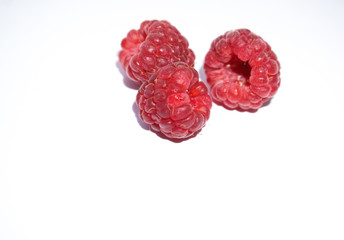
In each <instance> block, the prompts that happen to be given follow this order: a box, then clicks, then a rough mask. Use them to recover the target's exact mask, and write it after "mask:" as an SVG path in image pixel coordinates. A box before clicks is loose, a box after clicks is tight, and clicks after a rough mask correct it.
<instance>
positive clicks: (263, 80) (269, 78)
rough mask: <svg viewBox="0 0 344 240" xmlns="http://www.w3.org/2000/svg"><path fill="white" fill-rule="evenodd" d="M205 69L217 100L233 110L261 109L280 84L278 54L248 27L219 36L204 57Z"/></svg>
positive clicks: (214, 97) (212, 93) (211, 89)
mask: <svg viewBox="0 0 344 240" xmlns="http://www.w3.org/2000/svg"><path fill="white" fill-rule="evenodd" d="M204 70H205V74H206V75H207V82H208V83H209V85H210V91H211V95H212V97H213V99H214V101H215V102H218V103H220V104H223V105H224V106H226V107H228V108H230V109H236V108H241V109H244V110H247V109H258V108H260V107H261V106H262V105H263V104H264V103H265V102H266V101H268V100H269V99H271V98H272V97H273V96H274V95H275V93H276V91H277V90H278V88H279V86H280V63H279V61H278V60H277V56H276V54H275V53H274V52H273V51H272V50H271V47H270V45H269V44H268V43H267V42H265V41H264V40H263V39H262V38H261V37H259V36H257V35H256V34H254V33H252V32H251V31H250V30H248V29H238V30H235V31H229V32H226V33H225V34H224V35H221V36H219V37H218V38H216V39H215V40H214V41H213V42H212V44H211V47H210V50H209V51H208V53H207V55H206V57H205V62H204Z"/></svg>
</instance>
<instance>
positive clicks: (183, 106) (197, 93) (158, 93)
mask: <svg viewBox="0 0 344 240" xmlns="http://www.w3.org/2000/svg"><path fill="white" fill-rule="evenodd" d="M136 104H137V106H138V108H139V111H140V118H141V119H142V120H143V121H144V122H145V123H147V124H149V125H150V127H151V129H152V130H153V131H156V132H161V133H163V134H164V135H165V136H167V137H168V138H179V139H184V138H188V137H191V136H193V135H195V134H197V133H198V132H199V131H200V130H201V129H202V128H203V127H204V126H205V123H206V121H207V120H208V119H209V115H210V109H211V106H212V100H211V97H210V95H209V94H208V89H207V87H206V85H205V84H204V83H203V82H201V81H199V76H198V73H197V71H196V70H195V69H194V68H192V67H190V66H189V65H188V64H186V63H184V62H179V63H174V64H170V65H167V66H164V67H162V68H160V69H159V70H158V71H157V72H156V73H155V74H154V75H153V76H152V77H151V79H150V80H149V81H146V82H144V83H143V84H142V85H141V87H140V89H139V92H138V94H137V98H136Z"/></svg>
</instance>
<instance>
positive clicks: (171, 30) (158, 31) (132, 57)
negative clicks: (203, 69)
mask: <svg viewBox="0 0 344 240" xmlns="http://www.w3.org/2000/svg"><path fill="white" fill-rule="evenodd" d="M121 46H122V50H121V52H120V53H119V61H120V63H121V65H122V67H123V69H124V70H125V71H126V73H127V75H128V76H129V78H130V79H132V80H134V81H135V82H138V83H140V84H141V83H143V82H145V81H148V80H149V79H150V78H151V76H152V75H153V74H154V73H155V72H156V71H157V70H158V69H159V68H161V67H163V66H166V65H168V64H171V63H174V62H180V61H181V62H185V63H187V64H188V65H189V66H191V67H193V65H194V61H195V55H194V53H193V51H192V50H191V49H189V48H188V47H189V43H188V41H187V40H186V38H185V37H183V36H182V35H181V34H180V33H179V31H178V30H177V29H176V28H175V27H174V26H172V25H171V24H170V23H169V22H167V21H164V20H163V21H157V20H153V21H144V22H143V23H141V26H140V29H139V30H131V31H129V33H128V34H127V37H126V38H124V39H123V40H122V43H121Z"/></svg>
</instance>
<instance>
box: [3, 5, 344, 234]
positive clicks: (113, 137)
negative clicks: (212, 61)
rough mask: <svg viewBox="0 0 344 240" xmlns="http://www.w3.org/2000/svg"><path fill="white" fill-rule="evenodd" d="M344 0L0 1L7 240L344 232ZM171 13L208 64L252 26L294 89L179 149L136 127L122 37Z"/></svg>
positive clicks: (216, 119) (220, 119)
mask: <svg viewBox="0 0 344 240" xmlns="http://www.w3.org/2000/svg"><path fill="white" fill-rule="evenodd" d="M343 12H344V3H343V2H342V1H339V0H338V1H300V0H295V1H285V2H278V1H229V0H223V1H220V0H212V1H195V2H188V1H183V0H180V1H179V0H174V1H168V2H163V1H152V0H143V1H76V0H72V1H71V0H68V1H67V0H63V1H20V0H13V1H12V0H0V239H1V240H14V239H18V240H30V239H33V240H41V239H42V240H43V239H44V240H47V239H48V240H54V239H58V240H60V239H64V240H66V239H67V240H69V239H71V240H72V239H73V240H75V239H85V240H88V239H102V240H106V239H112V240H114V239H116V240H117V239H118V240H134V239H135V240H136V239H149V240H155V239H156V240H158V239H159V240H166V239H171V240H172V239H173V240H175V239H178V240H184V239H185V240H192V239H197V240H199V239H202V240H203V239H204V240H206V239H217V240H222V239H233V240H234V239H235V240H246V239H247V240H252V239H264V240H270V239H271V240H272V239H273V240H276V239H278V240H281V239H286V240H290V239H293V240H295V239H300V240H305V239H312V240H314V239H326V240H328V239H331V240H337V239H338V240H339V239H340V240H343V239H344V174H343V173H344V163H343V161H344V153H343V145H344V139H343V136H344V126H343V123H344V94H343V89H344V79H343V54H344V51H343V50H344V47H343V45H344V26H343V22H344V15H343ZM147 19H149V20H151V19H159V20H161V19H166V20H168V21H170V22H171V23H172V24H173V25H174V26H176V27H177V28H178V29H179V30H180V32H181V33H182V34H183V35H184V36H185V37H186V38H187V39H188V40H189V43H190V47H191V48H192V49H193V50H194V52H195V54H196V65H195V68H196V69H197V70H199V71H200V75H201V78H202V80H203V81H204V80H205V77H204V72H203V70H202V64H203V59H204V56H205V54H206V52H207V51H208V49H209V46H210V43H211V41H212V40H213V39H214V38H215V37H217V36H219V35H220V34H223V33H224V32H226V31H228V30H231V29H237V28H243V27H244V28H249V29H250V30H252V31H253V32H255V33H256V34H258V35H260V36H262V37H263V38H264V39H265V40H266V41H267V42H269V43H270V45H271V46H272V49H273V50H274V51H275V53H276V54H277V56H278V58H279V60H280V62H281V65H282V70H281V78H282V84H281V87H280V89H279V91H278V92H277V94H276V96H275V97H274V99H273V100H272V101H271V103H270V104H269V105H268V106H266V107H263V108H261V109H260V110H258V111H257V112H255V113H249V112H238V111H229V110H226V109H224V108H223V107H220V106H218V105H214V106H213V108H212V113H211V117H210V120H209V121H208V122H207V125H206V127H205V128H204V129H203V130H202V132H201V133H200V134H199V135H197V137H195V138H192V139H189V140H187V141H184V142H180V143H176V142H173V141H169V140H167V139H163V138H160V137H159V136H157V135H156V134H155V133H153V132H150V131H149V130H147V129H146V127H145V126H144V125H142V124H140V122H139V120H138V119H137V117H136V114H137V111H136V108H135V105H134V101H135V96H136V90H135V89H133V88H132V85H131V84H130V83H128V82H127V81H125V80H124V78H123V75H122V74H121V70H120V68H119V64H118V56H117V55H118V52H119V51H120V42H121V40H122V38H124V37H125V36H126V34H127V32H128V31H129V30H130V29H137V28H138V27H139V25H140V23H141V22H142V21H143V20H147Z"/></svg>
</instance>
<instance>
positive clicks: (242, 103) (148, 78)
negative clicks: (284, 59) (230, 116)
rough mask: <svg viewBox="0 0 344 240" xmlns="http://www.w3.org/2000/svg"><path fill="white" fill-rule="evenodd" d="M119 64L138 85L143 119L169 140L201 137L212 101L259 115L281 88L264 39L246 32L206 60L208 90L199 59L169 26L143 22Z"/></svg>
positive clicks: (217, 43)
mask: <svg viewBox="0 0 344 240" xmlns="http://www.w3.org/2000/svg"><path fill="white" fill-rule="evenodd" d="M121 46H122V50H121V51H120V53H119V62H120V64H121V66H122V68H123V69H124V70H125V72H126V73H127V75H128V77H129V78H130V79H131V80H133V81H134V82H136V83H139V84H140V88H139V91H138V93H137V97H136V104H137V106H138V108H139V113H140V118H141V119H142V121H143V122H145V123H147V124H149V125H150V127H151V129H152V130H153V131H156V132H161V133H162V134H164V135H165V136H167V137H168V138H172V139H174V138H179V139H185V138H189V137H191V136H194V135H195V134H197V133H198V132H199V131H200V130H201V129H202V128H203V127H204V126H205V123H206V121H207V120H208V119H209V116H210V109H211V107H212V99H213V100H214V101H215V102H216V103H219V104H222V105H224V106H225V107H227V108H230V109H236V108H240V109H244V110H247V109H258V108H260V107H261V106H262V105H263V104H264V103H265V102H267V101H268V100H269V99H271V98H272V97H273V96H274V95H275V93H276V91H277V89H278V88H279V85H280V64H279V62H278V60H277V57H276V55H275V53H274V52H273V51H272V50H271V47H270V46H269V44H267V43H266V42H265V41H264V40H263V39H262V38H261V37H259V36H257V35H255V34H254V33H252V32H251V31H249V30H247V29H239V30H235V31H229V32H226V33H225V34H224V35H222V36H219V37H218V38H216V39H215V40H214V41H213V42H212V44H211V47H210V50H209V52H208V53H207V55H206V57H205V62H204V70H205V73H206V75H207V82H208V84H209V87H210V94H211V96H212V98H211V97H210V94H209V92H208V88H207V87H206V85H205V84H204V83H203V82H202V81H200V80H199V75H198V73H197V71H196V70H195V69H194V68H193V66H194V61H195V54H194V52H193V51H192V50H191V49H190V48H189V43H188V41H187V40H186V38H185V37H184V36H182V35H181V34H180V32H179V31H178V30H177V29H176V28H175V27H174V26H172V25H171V24H170V23H169V22H167V21H157V20H153V21H144V22H143V23H142V24H141V26H140V28H139V29H138V30H131V31H129V32H128V34H127V36H126V37H125V38H124V39H123V40H122V43H121Z"/></svg>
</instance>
